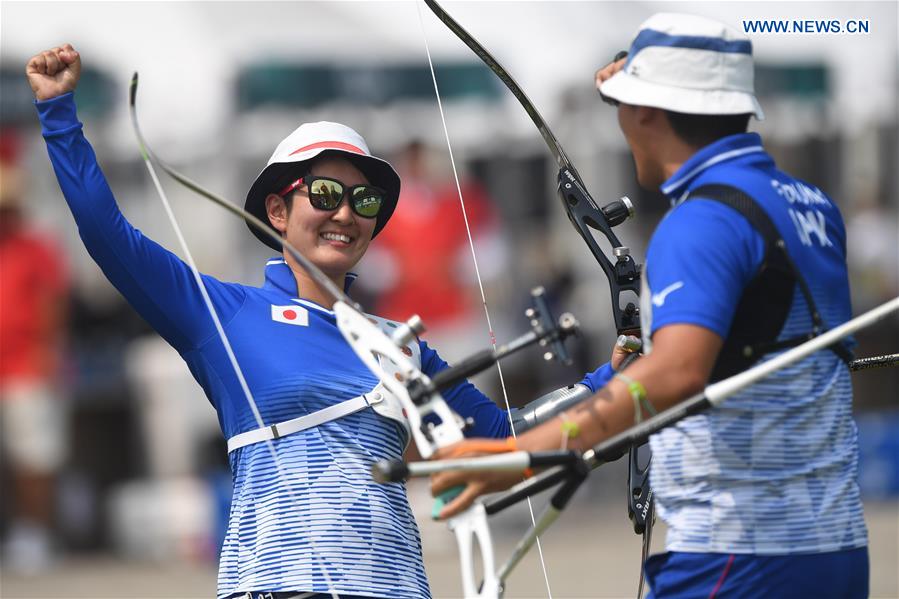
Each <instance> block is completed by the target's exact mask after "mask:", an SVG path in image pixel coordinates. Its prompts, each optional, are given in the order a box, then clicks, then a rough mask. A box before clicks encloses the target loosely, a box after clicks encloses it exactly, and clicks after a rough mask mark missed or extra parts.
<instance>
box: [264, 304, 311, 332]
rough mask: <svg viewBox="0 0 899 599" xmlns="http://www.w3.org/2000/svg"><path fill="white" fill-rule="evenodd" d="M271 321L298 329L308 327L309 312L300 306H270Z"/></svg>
mask: <svg viewBox="0 0 899 599" xmlns="http://www.w3.org/2000/svg"><path fill="white" fill-rule="evenodd" d="M272 320H274V321H275V322H283V323H284V324H292V325H296V326H300V327H308V326H309V311H308V310H306V308H302V307H300V306H275V305H273V306H272Z"/></svg>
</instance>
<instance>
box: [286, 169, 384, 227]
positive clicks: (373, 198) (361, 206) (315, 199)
mask: <svg viewBox="0 0 899 599" xmlns="http://www.w3.org/2000/svg"><path fill="white" fill-rule="evenodd" d="M300 185H306V187H307V188H308V189H309V203H310V204H312V207H313V208H317V209H319V210H337V207H338V206H340V202H341V201H342V200H343V196H344V194H348V195H349V198H350V207H351V208H352V209H353V212H355V213H356V214H358V215H359V216H361V217H363V218H374V217H376V216H378V212H380V211H381V206H383V205H384V190H383V189H381V188H379V187H375V186H374V185H368V184H362V185H353V186H352V187H347V186H346V185H344V184H343V183H341V182H340V181H338V180H337V179H331V178H330V177H318V176H316V175H307V176H305V177H300V178H299V179H297V180H296V181H294V182H293V183H291V184H290V185H288V186H287V187H285V188H284V189H282V190H281V191H280V192H279V193H278V195H279V196H281V197H282V198H283V197H285V196H286V195H287V194H289V193H290V192H291V191H293V190H294V189H296V188H297V187H299V186H300Z"/></svg>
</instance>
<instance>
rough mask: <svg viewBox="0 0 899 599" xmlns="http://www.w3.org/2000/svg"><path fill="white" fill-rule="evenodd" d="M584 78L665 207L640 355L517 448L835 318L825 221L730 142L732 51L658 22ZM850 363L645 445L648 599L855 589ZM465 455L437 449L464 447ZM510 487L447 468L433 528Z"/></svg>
mask: <svg viewBox="0 0 899 599" xmlns="http://www.w3.org/2000/svg"><path fill="white" fill-rule="evenodd" d="M596 83H597V87H598V89H599V91H600V94H601V95H602V96H603V98H604V99H605V100H606V101H608V102H609V103H611V104H613V105H615V106H617V110H618V122H619V125H620V128H621V131H622V133H623V134H624V136H625V139H626V140H627V143H628V146H629V147H630V150H631V153H632V155H633V158H634V162H635V165H636V171H637V179H638V181H639V183H640V185H641V186H643V187H645V188H647V189H660V190H661V191H662V192H663V193H664V194H665V195H666V196H667V197H668V198H669V199H670V201H671V210H670V211H669V213H668V214H667V215H666V217H665V218H664V219H663V220H662V222H661V223H660V224H659V226H658V228H657V229H656V231H655V233H654V234H653V237H652V239H651V241H650V244H649V248H648V253H647V258H646V268H645V272H644V278H643V281H644V286H645V288H644V290H643V293H642V294H641V297H642V303H643V305H642V309H641V315H642V333H643V337H644V349H645V353H646V355H645V356H644V357H643V358H641V359H640V360H637V361H636V362H634V363H633V364H631V365H629V366H627V367H626V368H624V369H623V370H622V371H621V372H617V373H615V375H614V377H613V378H612V379H611V380H610V381H608V383H607V384H605V385H604V386H601V388H600V383H597V385H596V387H597V388H595V389H594V390H595V391H596V393H595V395H593V397H591V398H590V399H588V400H586V401H584V402H582V403H581V404H579V405H577V406H576V407H575V408H572V409H571V410H569V411H568V412H566V413H565V414H563V415H562V416H561V417H560V418H559V419H556V420H554V421H550V422H547V423H545V424H543V425H541V426H540V427H538V428H535V429H533V430H531V431H529V432H528V433H526V434H524V435H521V436H519V438H518V442H517V446H518V448H519V449H522V450H526V451H537V450H546V449H557V448H559V447H560V445H561V444H562V441H563V437H564V441H565V443H567V447H568V448H573V449H578V450H586V449H588V448H590V447H592V446H594V445H596V444H597V443H599V442H600V441H603V440H604V439H607V438H609V437H611V436H612V435H614V434H616V433H619V432H621V431H623V430H625V429H627V428H628V427H630V426H632V425H633V424H635V422H636V421H639V420H640V419H641V418H644V417H648V416H649V415H651V414H653V413H655V412H656V411H662V410H665V409H667V408H669V407H671V406H674V405H676V404H677V403H679V402H681V401H683V400H684V399H686V398H688V397H690V396H691V395H693V394H695V393H697V392H698V391H700V390H702V388H703V387H704V386H705V385H706V384H708V383H709V382H713V381H717V380H720V379H723V378H727V377H729V376H731V375H733V374H736V373H738V372H740V371H742V370H745V369H746V368H748V367H750V366H752V365H754V364H756V363H758V362H760V361H765V360H768V359H770V358H771V357H772V356H773V355H775V354H776V353H779V352H782V351H784V350H785V349H786V348H789V347H792V346H794V345H797V344H799V343H801V342H802V341H805V340H807V339H808V338H810V337H812V336H815V335H817V334H820V333H821V332H822V331H824V330H826V329H828V328H832V327H834V326H837V325H839V324H841V323H843V322H845V321H847V320H848V319H849V318H850V316H851V306H850V301H849V283H848V275H847V268H846V235H845V228H844V225H843V220H842V217H841V215H840V213H839V210H838V209H837V207H836V205H835V204H834V203H833V201H832V200H831V199H830V198H829V197H828V196H827V195H826V194H824V193H823V192H822V191H821V190H819V189H818V188H817V187H815V186H813V185H811V184H808V183H805V182H803V181H800V180H798V179H796V178H794V177H792V176H790V175H789V174H787V173H784V172H783V171H781V170H779V169H778V168H777V166H776V165H775V163H774V160H773V159H772V158H771V156H770V155H768V154H767V153H766V151H765V149H764V147H763V144H762V140H761V138H760V136H759V135H757V134H755V133H747V132H746V131H747V124H748V121H749V118H750V117H752V116H755V117H756V118H759V119H761V118H763V114H762V109H761V107H760V106H759V104H758V101H757V100H756V97H755V94H754V86H753V59H752V46H751V43H750V41H749V40H748V39H746V38H745V37H744V36H743V35H742V34H740V33H739V32H737V31H735V30H733V29H731V28H730V27H728V26H726V25H724V24H722V23H719V22H716V21H713V20H710V19H706V18H702V17H696V16H691V15H683V14H670V13H662V14H657V15H655V16H653V17H651V18H650V19H648V20H647V21H646V22H645V23H643V24H642V25H641V27H640V29H639V31H638V32H637V35H636V37H635V38H634V40H633V43H632V44H631V47H630V49H629V52H628V55H627V57H626V58H623V59H621V60H617V61H615V62H613V63H612V64H610V65H608V66H606V67H604V68H602V69H601V70H600V71H599V72H598V73H597V74H596ZM849 356H850V354H849V351H848V349H847V347H845V346H843V345H838V346H832V347H831V348H828V349H827V350H822V351H819V352H817V353H815V354H812V355H811V356H809V357H808V358H806V359H805V360H803V361H801V362H798V363H797V364H795V365H794V366H791V367H789V368H785V369H783V370H781V371H779V372H777V373H776V374H773V375H771V376H770V377H769V378H767V379H766V380H764V381H762V382H760V383H758V384H756V385H753V386H751V387H749V388H748V389H746V390H745V391H742V392H740V393H738V394H736V395H734V396H732V397H731V398H729V399H728V400H727V401H725V402H724V403H723V404H722V405H721V406H720V407H718V408H715V409H713V410H711V411H708V412H705V413H703V414H699V415H695V416H691V417H689V418H686V419H684V420H681V421H679V422H678V423H677V424H675V425H673V426H671V427H669V428H667V429H665V430H663V431H662V432H661V433H659V434H656V435H654V436H653V437H652V438H651V440H650V443H651V447H652V451H653V456H654V458H653V465H652V471H651V483H652V487H653V489H654V492H655V498H656V506H657V509H658V513H659V516H660V517H661V518H662V519H663V520H664V521H665V522H666V523H667V525H668V529H669V533H668V539H667V545H666V553H663V554H660V555H655V556H653V557H651V558H650V559H649V560H648V562H647V564H646V575H647V580H648V582H649V584H650V587H651V589H652V596H655V597H669V596H670V597H675V596H676V597H699V596H702V597H709V596H714V595H722V596H746V597H785V598H786V597H866V596H867V594H868V554H867V532H866V529H865V523H864V519H863V514H862V504H861V499H860V496H859V489H858V485H857V484H856V476H857V461H858V448H857V431H856V426H855V423H854V421H853V419H852V414H851V409H852V405H851V404H852V388H851V383H850V378H849V369H848V368H847V361H848V359H849ZM588 380H589V378H588ZM594 380H596V381H600V380H601V377H595V379H594ZM572 435H574V436H573V438H572ZM472 442H475V443H481V441H466V442H462V443H460V444H458V445H456V446H454V447H452V448H448V449H445V450H443V451H441V452H440V453H439V454H438V456H439V457H458V456H460V455H472V454H475V453H476V452H475V451H473V449H474V447H475V446H474V445H470V443H472ZM495 443H502V442H499V441H497V442H495ZM508 445H509V444H507V446H508ZM520 478H521V475H520V473H499V472H487V473H484V472H445V473H442V474H438V475H435V476H434V478H433V480H432V489H433V491H434V493H435V494H439V493H441V492H443V491H445V490H447V489H449V488H451V487H454V486H457V485H467V486H466V489H465V490H464V491H463V492H462V493H461V494H460V495H459V496H458V497H457V498H456V499H455V500H454V501H453V502H451V503H449V504H448V505H447V506H446V507H445V508H444V509H443V511H442V512H441V517H443V518H446V517H449V516H451V515H453V514H456V513H458V512H460V511H461V510H463V509H464V508H466V507H467V506H468V505H469V504H470V503H471V502H472V501H473V500H474V499H475V498H476V497H478V496H479V495H482V494H484V493H489V492H493V491H498V490H502V489H505V488H508V487H509V486H511V485H512V484H514V483H515V482H517V481H518V480H520Z"/></svg>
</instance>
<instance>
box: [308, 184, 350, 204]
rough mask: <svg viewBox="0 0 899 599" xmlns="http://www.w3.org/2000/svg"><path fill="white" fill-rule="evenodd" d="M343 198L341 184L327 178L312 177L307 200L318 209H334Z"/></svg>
mask: <svg viewBox="0 0 899 599" xmlns="http://www.w3.org/2000/svg"><path fill="white" fill-rule="evenodd" d="M341 198H343V185H341V184H340V183H338V182H337V181H331V180H329V179H313V181H312V183H311V184H310V185H309V202H310V203H311V204H312V205H313V206H314V207H316V208H318V209H319V210H334V209H335V208H337V206H339V205H340V200H341Z"/></svg>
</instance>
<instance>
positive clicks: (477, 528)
mask: <svg viewBox="0 0 899 599" xmlns="http://www.w3.org/2000/svg"><path fill="white" fill-rule="evenodd" d="M428 5H429V7H431V8H432V10H433V6H431V3H428ZM416 9H417V10H418V19H419V23H420V24H421V30H422V37H423V39H424V44H425V52H426V54H427V57H428V66H429V67H430V71H431V80H432V82H433V84H434V94H435V98H436V100H437V107H438V109H439V112H440V119H441V123H442V125H443V133H444V138H445V139H446V146H447V150H448V152H449V157H450V163H451V165H452V170H453V178H454V180H455V183H456V191H457V194H458V196H459V206H460V209H461V211H462V217H463V220H464V222H465V229H466V232H467V234H468V243H469V246H470V248H471V258H472V262H473V263H474V269H475V275H476V277H477V281H478V288H479V290H480V294H481V303H482V305H483V306H484V317H485V319H486V323H487V328H488V331H489V335H490V341H491V344H492V345H493V348H494V350H495V349H496V345H497V344H496V335H495V334H494V332H493V325H492V324H491V319H490V310H489V309H488V307H487V297H486V293H485V292H484V283H483V280H482V279H481V273H480V268H479V267H478V259H477V253H476V251H475V247H474V240H473V238H472V235H471V227H470V226H469V222H468V215H467V212H466V210H465V199H464V197H463V194H462V186H461V184H460V183H459V174H458V170H457V169H456V160H455V157H454V155H453V148H452V143H451V142H450V136H449V129H448V128H447V124H446V114H445V113H444V110H443V102H442V100H441V97H440V86H439V85H438V84H437V76H436V73H435V72H434V61H433V59H432V57H431V49H430V45H429V43H428V37H427V34H426V32H425V26H424V19H423V17H422V14H421V6H420V5H419V4H418V3H416ZM488 56H489V55H488ZM538 118H539V115H538ZM556 148H557V151H558V152H559V156H564V151H563V150H562V148H561V146H558V145H556ZM496 368H497V373H498V375H499V380H500V387H501V389H502V394H503V400H504V403H505V408H506V413H507V414H509V428H510V430H511V431H512V436H513V437H517V436H516V434H515V427H514V426H513V423H512V416H511V405H510V403H509V395H508V393H507V391H506V386H505V382H504V380H503V373H502V367H501V366H500V364H499V362H497V363H496ZM527 502H528V510H529V513H530V517H531V524H532V526H534V527H536V526H537V520H536V518H535V515H534V507H533V505H532V504H531V499H530V497H528V500H527ZM447 524H448V526H449V528H450V529H451V530H453V532H454V533H455V535H456V541H457V543H458V545H459V554H460V561H461V564H460V567H461V568H462V581H463V591H464V593H465V596H466V597H499V596H500V595H501V593H502V586H503V581H502V580H501V579H500V577H499V575H498V573H497V572H496V568H495V558H494V549H493V542H492V536H491V534H490V527H489V524H488V522H487V513H486V511H484V509H483V507H482V506H481V505H480V504H478V503H475V504H474V505H472V507H470V508H469V509H468V510H466V511H465V512H463V513H462V514H459V515H458V516H455V517H453V518H451V519H449V520H448V522H447ZM473 538H476V539H477V540H478V543H479V545H480V550H481V560H482V564H481V565H482V568H481V571H482V572H483V576H484V579H483V582H482V583H481V587H480V589H479V590H477V589H476V587H475V586H474V580H475V575H474V562H473V559H474V557H473V554H472V551H471V545H472V540H473ZM536 543H537V552H538V555H539V557H540V567H541V569H542V571H543V579H544V582H545V584H546V592H547V595H548V596H549V597H552V589H551V588H550V584H549V575H548V573H547V569H546V562H545V561H544V559H543V548H542V546H541V545H540V540H539V539H536Z"/></svg>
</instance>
